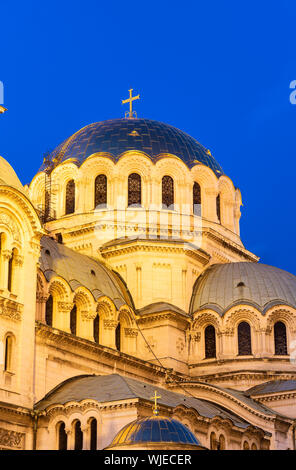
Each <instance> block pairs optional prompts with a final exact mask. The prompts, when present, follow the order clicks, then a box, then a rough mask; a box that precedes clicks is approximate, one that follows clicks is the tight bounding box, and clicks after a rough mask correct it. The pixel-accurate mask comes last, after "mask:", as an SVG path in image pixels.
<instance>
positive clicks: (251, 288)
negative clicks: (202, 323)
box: [190, 262, 296, 316]
mask: <svg viewBox="0 0 296 470" xmlns="http://www.w3.org/2000/svg"><path fill="white" fill-rule="evenodd" d="M241 303H243V304H248V305H253V306H254V307H256V308H257V309H258V310H259V311H261V312H262V314H263V315H264V313H265V312H266V311H267V310H268V309H269V308H270V307H273V306H274V305H288V306H290V307H293V308H296V277H295V276H294V275H293V274H291V273H288V272H287V271H284V270H283V269H279V268H276V267H274V266H268V265H266V264H261V263H251V262H237V263H225V264H213V265H211V266H209V267H208V268H207V269H206V270H205V271H204V272H203V273H202V274H201V275H200V276H199V277H198V278H197V280H196V282H195V284H194V286H193V293H192V298H191V306H190V313H191V314H193V313H194V312H196V311H197V310H200V309H204V308H211V309H213V310H215V311H216V312H217V313H219V314H220V315H221V316H222V315H223V314H224V313H225V312H226V310H228V309H229V308H230V307H232V306H234V305H237V304H241Z"/></svg>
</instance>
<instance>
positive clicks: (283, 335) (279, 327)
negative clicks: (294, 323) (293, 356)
mask: <svg viewBox="0 0 296 470" xmlns="http://www.w3.org/2000/svg"><path fill="white" fill-rule="evenodd" d="M274 354H277V355H282V356H285V355H287V354H288V351H287V332H286V325H285V324H284V323H283V322H281V321H278V322H277V323H275V325H274Z"/></svg>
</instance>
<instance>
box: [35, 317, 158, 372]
mask: <svg viewBox="0 0 296 470" xmlns="http://www.w3.org/2000/svg"><path fill="white" fill-rule="evenodd" d="M35 331H36V336H37V337H41V338H44V339H45V340H47V341H49V342H52V343H54V344H55V345H63V346H76V347H77V349H81V350H84V351H89V352H93V353H95V354H96V357H97V358H98V355H102V356H105V357H107V358H109V359H110V360H111V361H113V362H114V361H116V362H117V364H118V363H119V362H122V363H127V364H128V365H130V366H131V367H135V368H137V369H143V370H149V372H150V373H153V375H154V376H155V377H157V376H158V377H159V376H161V377H163V378H165V375H166V369H165V368H164V367H161V366H157V365H155V364H153V363H151V362H148V361H145V360H143V359H140V358H137V357H134V356H130V355H129V354H126V353H123V352H121V351H117V350H115V349H112V348H109V347H107V346H103V345H100V344H96V343H94V342H92V341H89V340H87V339H84V338H80V337H77V336H73V335H71V334H70V333H66V332H64V331H62V330H58V329H55V328H52V327H50V326H48V325H45V324H43V323H41V322H36V326H35ZM118 367H119V366H118ZM125 368H126V366H125Z"/></svg>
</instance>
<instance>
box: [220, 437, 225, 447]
mask: <svg viewBox="0 0 296 470" xmlns="http://www.w3.org/2000/svg"><path fill="white" fill-rule="evenodd" d="M219 450H225V437H224V436H223V434H220V436H219Z"/></svg>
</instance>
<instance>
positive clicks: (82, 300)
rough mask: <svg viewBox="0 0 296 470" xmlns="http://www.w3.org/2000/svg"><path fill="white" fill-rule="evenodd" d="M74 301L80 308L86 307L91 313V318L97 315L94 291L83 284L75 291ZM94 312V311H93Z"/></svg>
mask: <svg viewBox="0 0 296 470" xmlns="http://www.w3.org/2000/svg"><path fill="white" fill-rule="evenodd" d="M73 302H75V303H76V304H77V307H78V308H79V309H83V310H84V309H86V310H88V311H89V313H90V317H91V318H95V316H96V308H95V301H94V298H93V295H92V293H91V292H90V291H89V290H88V289H87V288H86V287H83V286H79V287H77V289H75V291H74V297H73ZM91 312H92V313H91Z"/></svg>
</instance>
